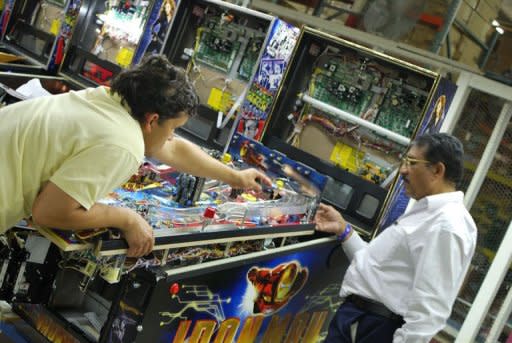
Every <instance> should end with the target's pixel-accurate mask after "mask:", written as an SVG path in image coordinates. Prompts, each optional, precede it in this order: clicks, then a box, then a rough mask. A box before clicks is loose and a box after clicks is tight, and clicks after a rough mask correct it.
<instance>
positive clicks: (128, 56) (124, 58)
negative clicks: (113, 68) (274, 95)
mask: <svg viewBox="0 0 512 343" xmlns="http://www.w3.org/2000/svg"><path fill="white" fill-rule="evenodd" d="M134 53H135V52H134V50H133V49H130V48H125V47H122V48H121V49H119V52H118V53H117V56H116V62H117V64H119V66H121V67H123V68H127V67H129V66H130V64H131V63H132V59H133V54H134Z"/></svg>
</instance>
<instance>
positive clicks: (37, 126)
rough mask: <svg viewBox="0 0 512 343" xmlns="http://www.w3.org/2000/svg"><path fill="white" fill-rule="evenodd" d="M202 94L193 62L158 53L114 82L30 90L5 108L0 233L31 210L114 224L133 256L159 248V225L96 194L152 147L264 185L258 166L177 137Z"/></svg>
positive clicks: (84, 223)
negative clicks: (180, 63)
mask: <svg viewBox="0 0 512 343" xmlns="http://www.w3.org/2000/svg"><path fill="white" fill-rule="evenodd" d="M197 105H198V97H197V94H196V92H195V90H194V87H193V85H192V83H191V82H190V81H189V80H188V78H187V76H186V74H185V71H184V70H183V69H181V68H177V67H175V66H173V65H172V64H170V63H169V61H168V60H167V59H166V58H165V57H163V56H156V55H155V56H151V57H149V58H148V59H146V60H145V61H144V62H143V63H142V64H140V65H138V66H136V67H135V68H134V69H133V70H127V71H123V72H122V73H120V74H119V75H118V76H117V77H116V78H115V79H114V81H113V82H112V87H111V88H110V89H109V88H107V87H98V88H89V89H84V90H81V91H78V92H73V91H72V92H69V93H65V94H60V95H55V96H47V97H39V98H36V99H31V100H25V101H22V102H18V103H16V104H13V105H9V106H6V107H4V108H2V109H1V110H0V156H1V157H2V160H1V163H0V190H1V192H0V234H1V233H3V232H5V231H6V230H8V229H9V228H11V227H12V226H13V225H15V224H16V223H17V222H18V221H19V220H21V219H22V218H24V217H28V216H30V215H32V219H33V220H34V222H35V223H36V224H39V225H42V226H46V227H52V228H60V229H67V230H80V229H91V228H102V227H115V228H118V229H120V230H121V231H122V233H123V235H124V238H125V239H126V241H127V243H128V246H129V249H128V256H143V255H146V254H148V253H150V252H151V251H152V248H153V244H154V238H153V230H152V227H151V226H150V225H149V224H148V223H147V222H146V221H145V220H144V218H143V217H142V216H141V215H139V214H138V213H137V212H135V211H133V210H131V209H129V208H120V207H112V206H108V205H105V204H101V203H98V202H97V201H98V200H99V199H101V198H102V197H104V196H106V195H107V194H108V192H111V191H112V190H113V189H114V188H115V187H119V186H120V185H121V184H123V183H124V182H126V181H127V180H128V179H129V178H130V176H131V175H133V174H134V173H135V172H136V171H137V169H138V167H139V165H140V164H141V163H142V161H143V158H144V156H146V157H153V158H156V159H158V160H160V161H161V162H163V163H165V164H169V165H172V166H173V167H174V168H176V169H178V170H180V171H183V172H186V173H190V174H193V175H196V176H200V177H209V178H212V179H217V180H221V181H224V182H226V183H229V184H230V185H231V186H233V187H235V188H256V189H258V188H261V186H260V184H259V182H263V183H266V184H270V183H271V181H270V179H269V178H268V177H267V176H266V175H264V174H263V173H261V172H260V171H258V170H256V169H246V170H242V171H238V170H234V169H232V168H229V167H227V166H226V165H224V164H222V163H221V162H219V161H217V160H215V159H214V158H212V157H210V156H209V155H208V154H207V153H205V152H203V151H202V150H201V149H200V148H199V147H197V146H195V145H194V144H192V143H190V142H188V141H186V140H183V139H178V138H173V134H174V130H175V129H176V128H177V127H180V126H182V125H183V124H185V122H186V121H187V120H188V118H189V116H190V115H192V114H193V113H194V112H195V108H196V107H197Z"/></svg>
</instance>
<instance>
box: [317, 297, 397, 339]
mask: <svg viewBox="0 0 512 343" xmlns="http://www.w3.org/2000/svg"><path fill="white" fill-rule="evenodd" d="M355 322H358V327H357V334H356V341H355V342H357V343H375V342H379V343H386V342H393V334H394V333H395V331H396V330H397V329H398V328H400V327H401V326H402V325H403V324H404V322H403V321H397V320H393V319H389V318H386V317H382V316H379V315H376V314H373V313H369V312H366V311H365V310H361V309H360V308H358V307H356V305H354V304H353V303H351V302H349V301H346V302H345V303H343V304H342V305H341V306H340V308H339V309H338V311H337V312H336V315H335V316H334V318H333V319H332V321H331V324H330V325H329V331H328V333H327V338H326V339H325V341H324V343H355V342H352V338H351V334H350V327H351V326H352V324H354V323H355Z"/></svg>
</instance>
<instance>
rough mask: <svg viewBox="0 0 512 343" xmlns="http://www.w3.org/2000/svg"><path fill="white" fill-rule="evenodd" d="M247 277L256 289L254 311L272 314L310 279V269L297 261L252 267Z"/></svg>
mask: <svg viewBox="0 0 512 343" xmlns="http://www.w3.org/2000/svg"><path fill="white" fill-rule="evenodd" d="M247 279H248V280H249V282H250V283H251V284H252V286H253V287H254V290H255V291H256V299H255V301H254V308H253V313H261V314H264V315H270V314H272V313H275V312H277V311H278V310H279V309H281V308H282V307H283V306H285V305H286V304H287V303H288V302H289V301H290V299H291V298H293V296H294V295H295V294H297V292H298V291H300V290H301V289H302V287H303V286H304V284H305V283H306V280H307V279H308V269H307V268H303V267H301V266H300V264H299V263H298V262H296V261H293V262H289V263H283V264H280V265H278V266H277V267H275V268H274V269H270V268H259V267H252V268H251V269H250V270H249V272H248V273H247Z"/></svg>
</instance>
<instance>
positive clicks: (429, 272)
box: [340, 192, 477, 343]
mask: <svg viewBox="0 0 512 343" xmlns="http://www.w3.org/2000/svg"><path fill="white" fill-rule="evenodd" d="M462 200H463V193H462V192H451V193H441V194H436V195H431V196H427V197H424V198H422V199H420V200H419V201H417V202H415V203H414V205H412V206H411V207H410V209H409V210H408V211H407V212H406V213H405V214H404V215H402V216H401V217H400V218H399V219H398V220H397V221H396V222H395V223H394V224H392V225H391V226H389V227H388V228H387V229H386V230H384V231H383V232H382V233H381V234H380V235H379V236H377V237H376V238H375V239H374V240H372V241H371V242H370V243H366V242H364V241H363V240H362V239H361V238H360V237H359V235H357V234H353V235H352V236H351V237H350V238H349V239H348V240H347V241H345V242H344V243H343V250H344V251H345V253H346V254H347V256H348V258H349V259H351V261H352V262H351V264H350V266H349V268H348V270H347V272H346V274H345V278H344V280H343V284H342V286H341V291H340V295H341V296H342V297H346V296H348V295H350V294H357V295H360V296H363V297H366V298H369V299H373V300H375V301H378V302H380V303H382V304H384V305H385V306H386V307H387V308H388V309H390V310H391V311H393V312H395V313H397V314H400V315H402V316H403V318H404V320H405V324H404V325H403V326H402V327H401V328H399V329H398V330H397V331H396V332H395V335H394V338H393V343H402V342H414V343H419V342H429V341H430V339H431V338H432V337H433V336H434V335H435V334H436V333H437V332H438V331H440V330H441V329H442V328H443V327H444V325H445V323H446V320H447V319H448V317H449V316H450V313H451V309H452V306H453V303H454V301H455V297H456V296H457V293H458V291H459V288H460V287H461V285H462V282H463V280H464V276H465V274H466V272H467V270H468V267H469V264H470V262H471V258H472V257H473V253H474V251H475V245H476V235H477V232H476V225H475V223H474V221H473V219H472V218H471V216H470V214H469V213H468V211H467V210H466V208H465V207H464V204H463V202H462Z"/></svg>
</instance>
